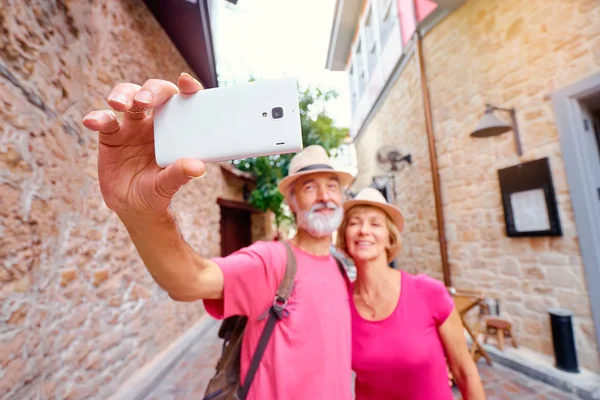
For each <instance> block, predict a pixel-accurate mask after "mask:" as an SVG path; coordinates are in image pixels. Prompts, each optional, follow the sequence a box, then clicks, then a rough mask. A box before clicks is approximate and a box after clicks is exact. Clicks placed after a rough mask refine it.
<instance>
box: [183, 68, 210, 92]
mask: <svg viewBox="0 0 600 400" xmlns="http://www.w3.org/2000/svg"><path fill="white" fill-rule="evenodd" d="M177 86H179V90H180V91H181V93H186V94H193V93H196V92H199V91H200V90H202V89H204V88H203V87H202V84H201V83H200V82H198V81H197V80H196V79H194V78H193V77H192V76H191V75H190V74H186V73H185V72H184V73H182V74H181V75H180V76H179V79H178V80H177Z"/></svg>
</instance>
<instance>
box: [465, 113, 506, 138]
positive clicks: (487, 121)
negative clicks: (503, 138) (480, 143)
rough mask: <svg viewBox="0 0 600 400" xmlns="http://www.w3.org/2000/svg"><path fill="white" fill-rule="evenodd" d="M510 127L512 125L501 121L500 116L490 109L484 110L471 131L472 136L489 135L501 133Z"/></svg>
mask: <svg viewBox="0 0 600 400" xmlns="http://www.w3.org/2000/svg"><path fill="white" fill-rule="evenodd" d="M511 129H512V126H510V125H509V124H507V123H506V122H504V121H502V120H501V119H500V118H498V117H496V116H495V115H494V112H493V111H492V110H490V109H488V110H486V111H485V114H483V117H482V118H481V120H479V122H478V123H477V125H476V126H475V129H474V130H473V132H472V133H471V136H472V137H489V136H496V135H501V134H503V133H504V132H508V131H510V130H511Z"/></svg>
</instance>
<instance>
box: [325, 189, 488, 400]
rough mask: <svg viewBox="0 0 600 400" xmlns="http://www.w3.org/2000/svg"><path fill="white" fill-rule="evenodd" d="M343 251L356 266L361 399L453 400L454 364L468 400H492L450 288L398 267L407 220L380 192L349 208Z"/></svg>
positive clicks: (355, 361) (368, 192) (341, 236)
mask: <svg viewBox="0 0 600 400" xmlns="http://www.w3.org/2000/svg"><path fill="white" fill-rule="evenodd" d="M344 210H345V218H344V221H343V222H342V225H341V226H340V229H339V231H338V235H337V241H338V243H337V245H338V248H339V249H341V250H343V251H345V252H346V253H347V254H348V255H349V256H350V257H352V259H353V260H354V263H355V265H356V270H357V278H356V281H355V282H354V283H353V284H352V287H351V289H350V307H351V313H352V341H353V343H352V368H353V369H354V371H355V373H356V399H357V400H367V399H368V400H382V399H406V400H417V399H422V400H433V399H435V400H445V399H448V400H452V398H453V395H452V390H451V388H450V387H449V385H448V374H447V365H449V366H450V370H451V372H452V374H453V376H454V378H455V380H456V383H457V385H458V387H459V389H460V391H461V393H462V395H463V398H464V399H465V400H472V399H484V398H485V395H484V391H483V387H482V384H481V380H480V378H479V373H478V371H477V367H476V365H475V363H474V362H473V359H472V357H471V356H470V354H469V350H468V347H467V342H466V339H465V336H464V333H463V325H462V322H461V319H460V317H459V315H458V313H457V311H456V309H455V308H454V302H453V300H452V298H451V296H450V295H449V293H448V291H447V290H446V287H445V286H444V285H443V284H442V283H441V282H439V281H437V280H435V279H433V278H429V277H427V276H425V275H421V274H419V275H412V274H409V273H406V272H402V271H398V270H395V269H392V268H390V267H389V266H388V263H389V262H390V261H391V260H392V259H394V258H395V257H396V255H397V254H398V253H399V251H400V248H401V243H400V232H402V229H403V225H404V219H403V217H402V213H401V212H400V210H399V209H398V208H396V207H395V206H393V205H391V204H388V203H387V202H386V201H385V199H384V198H383V196H382V195H381V193H380V192H379V191H378V190H376V189H373V188H366V189H364V190H362V191H361V192H360V193H359V194H358V195H357V196H356V198H354V199H353V200H350V201H347V202H346V203H345V205H344Z"/></svg>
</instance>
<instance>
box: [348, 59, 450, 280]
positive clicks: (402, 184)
mask: <svg viewBox="0 0 600 400" xmlns="http://www.w3.org/2000/svg"><path fill="white" fill-rule="evenodd" d="M384 145H385V146H392V147H394V148H396V149H397V150H399V151H400V152H402V153H403V154H406V153H410V154H411V156H412V164H406V163H402V164H399V165H398V167H399V168H400V169H401V171H400V172H399V173H397V174H395V180H396V203H397V205H398V206H399V207H400V208H401V209H402V212H403V213H404V217H405V228H404V234H403V237H402V241H403V251H402V253H400V255H399V257H398V258H397V261H398V265H399V267H400V268H401V269H403V270H406V271H409V272H412V273H426V274H428V275H430V276H433V277H435V278H438V279H443V274H442V263H441V257H440V248H439V244H438V235H437V229H438V228H437V218H436V213H435V199H434V194H433V184H432V176H431V164H430V162H431V161H430V157H429V146H428V141H427V135H426V134H425V114H424V113H423V97H422V95H421V84H420V82H419V71H418V63H417V62H416V60H415V58H414V57H413V58H411V59H410V60H409V61H408V63H407V65H406V67H405V69H404V71H403V73H402V76H401V77H400V79H398V80H397V81H396V82H395V84H394V87H393V88H392V90H390V92H389V95H388V97H387V99H386V100H385V102H384V103H383V105H382V106H381V109H380V110H379V111H378V112H377V116H376V117H375V118H374V119H373V121H372V122H371V123H370V124H369V126H368V127H367V128H366V130H365V131H364V132H363V133H362V135H361V136H360V137H359V138H358V140H357V141H356V149H357V160H358V166H359V168H358V174H357V177H356V181H355V182H354V184H353V186H352V190H354V191H358V190H360V189H362V188H364V187H365V186H369V185H370V184H371V182H372V177H373V176H379V175H384V174H386V171H385V170H383V169H382V168H380V167H379V166H378V165H377V161H376V153H377V151H378V150H379V149H380V148H381V147H382V146H384Z"/></svg>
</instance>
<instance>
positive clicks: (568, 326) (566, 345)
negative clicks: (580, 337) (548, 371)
mask: <svg viewBox="0 0 600 400" xmlns="http://www.w3.org/2000/svg"><path fill="white" fill-rule="evenodd" d="M548 313H549V314H550V326H551V328H552V344H553V346H554V358H555V361H556V364H555V366H556V368H558V369H560V370H561V371H566V372H574V373H578V372H579V367H578V365H577V350H576V349H575V337H574V335H573V323H572V322H571V319H572V317H573V313H572V312H571V311H569V310H566V309H564V308H550V309H549V310H548Z"/></svg>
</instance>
